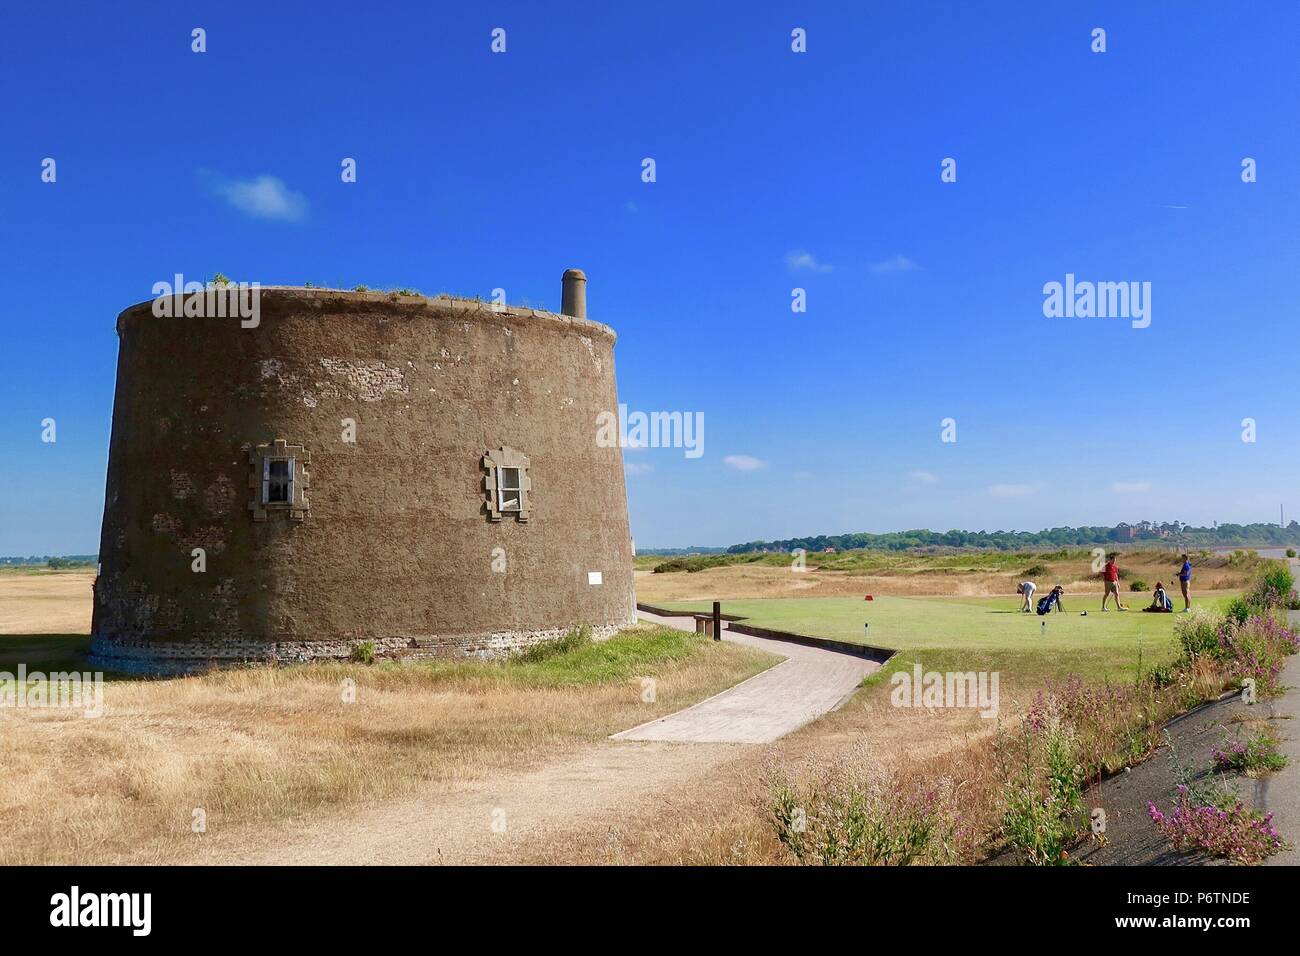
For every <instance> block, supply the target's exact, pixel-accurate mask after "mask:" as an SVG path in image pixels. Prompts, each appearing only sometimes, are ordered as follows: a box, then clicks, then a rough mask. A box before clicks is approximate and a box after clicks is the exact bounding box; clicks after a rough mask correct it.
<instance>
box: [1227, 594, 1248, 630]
mask: <svg viewBox="0 0 1300 956" xmlns="http://www.w3.org/2000/svg"><path fill="white" fill-rule="evenodd" d="M1253 613H1255V611H1254V608H1252V607H1251V605H1250V601H1249V600H1248V599H1246V598H1244V597H1241V596H1240V595H1238V596H1237V597H1234V598H1230V599H1229V600H1228V603H1226V604H1225V605H1223V616H1224V617H1225V618H1227V620H1228V621H1229V622H1231V623H1232V624H1238V625H1240V624H1245V623H1246V621H1248V620H1250V616H1251V615H1252V614H1253Z"/></svg>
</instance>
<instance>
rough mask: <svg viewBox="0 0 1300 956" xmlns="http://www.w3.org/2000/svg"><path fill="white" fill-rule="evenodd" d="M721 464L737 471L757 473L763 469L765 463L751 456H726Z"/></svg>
mask: <svg viewBox="0 0 1300 956" xmlns="http://www.w3.org/2000/svg"><path fill="white" fill-rule="evenodd" d="M722 462H723V464H725V465H730V466H731V467H732V468H735V469H736V470H737V471H758V469H760V468H765V467H766V466H767V462H765V461H761V460H759V459H757V458H755V457H754V456H753V455H728V456H727V457H726V458H724V459H722Z"/></svg>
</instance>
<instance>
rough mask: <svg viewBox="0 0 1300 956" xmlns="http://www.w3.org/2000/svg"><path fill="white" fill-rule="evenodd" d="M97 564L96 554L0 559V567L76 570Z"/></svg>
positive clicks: (37, 555) (42, 555)
mask: <svg viewBox="0 0 1300 956" xmlns="http://www.w3.org/2000/svg"><path fill="white" fill-rule="evenodd" d="M98 563H99V555H97V554H59V555H55V554H33V555H28V556H27V557H22V556H21V555H14V556H11V557H0V567H5V566H10V567H18V566H22V567H31V566H32V565H41V564H43V565H45V566H46V567H47V568H78V567H84V566H86V565H89V564H98Z"/></svg>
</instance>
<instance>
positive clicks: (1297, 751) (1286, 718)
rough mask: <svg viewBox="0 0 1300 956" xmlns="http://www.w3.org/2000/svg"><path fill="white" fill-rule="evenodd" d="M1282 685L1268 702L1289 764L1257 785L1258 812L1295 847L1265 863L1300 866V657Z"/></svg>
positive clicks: (1299, 614)
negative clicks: (1267, 816) (1279, 692)
mask: <svg viewBox="0 0 1300 956" xmlns="http://www.w3.org/2000/svg"><path fill="white" fill-rule="evenodd" d="M1290 618H1291V627H1293V628H1294V627H1297V626H1300V611H1292V612H1290ZM1282 683H1284V684H1286V685H1287V689H1286V692H1285V693H1284V694H1283V695H1282V696H1281V697H1278V698H1277V699H1276V700H1272V701H1269V702H1268V707H1269V708H1270V710H1271V716H1272V717H1273V719H1274V720H1275V721H1276V726H1277V731H1278V736H1279V737H1281V738H1282V744H1281V746H1279V747H1278V750H1280V751H1281V752H1282V753H1284V754H1286V756H1287V765H1286V766H1285V767H1283V768H1282V769H1281V770H1279V771H1277V772H1276V773H1271V774H1268V775H1267V776H1265V777H1262V778H1260V779H1259V780H1257V781H1256V782H1255V802H1254V806H1255V809H1256V810H1260V811H1263V812H1264V813H1271V814H1273V826H1274V827H1276V828H1277V832H1278V833H1280V834H1282V836H1283V837H1285V838H1286V839H1287V840H1290V841H1291V843H1292V844H1293V847H1292V849H1290V850H1283V851H1282V852H1281V853H1276V854H1274V855H1273V856H1270V857H1269V858H1268V859H1267V860H1265V861H1264V862H1265V864H1267V865H1269V866H1279V865H1280V866H1296V865H1300V654H1297V655H1294V656H1292V657H1290V658H1288V659H1287V662H1286V666H1285V667H1284V668H1283V669H1282Z"/></svg>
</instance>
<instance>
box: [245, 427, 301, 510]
mask: <svg viewBox="0 0 1300 956" xmlns="http://www.w3.org/2000/svg"><path fill="white" fill-rule="evenodd" d="M284 459H287V460H289V461H290V462H292V464H293V471H292V473H291V475H290V479H289V480H290V486H289V487H290V489H291V491H292V492H293V497H292V500H291V501H280V502H268V501H264V500H263V490H262V482H263V476H264V475H265V472H266V467H267V466H266V462H268V461H273V460H284ZM248 462H249V469H250V471H249V475H248V487H249V488H250V489H251V490H252V500H250V501H249V503H248V508H249V510H250V511H252V512H253V520H254V521H266V520H267V518H269V517H270V516H271V515H272V514H287V515H288V517H289V520H290V521H302V520H304V519H305V518H306V517H307V512H308V511H309V510H310V508H311V506H310V505H309V504H308V502H307V487H308V483H309V480H310V476H309V475H308V473H307V466H308V465H309V464H311V452H309V451H308V450H307V449H306V448H304V447H303V446H302V445H290V444H289V443H288V442H287V441H285V440H284V439H283V438H277V439H276V440H275V441H274V442H270V443H265V444H261V445H256V446H254V447H253V449H252V450H251V451H250V452H249V453H248Z"/></svg>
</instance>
